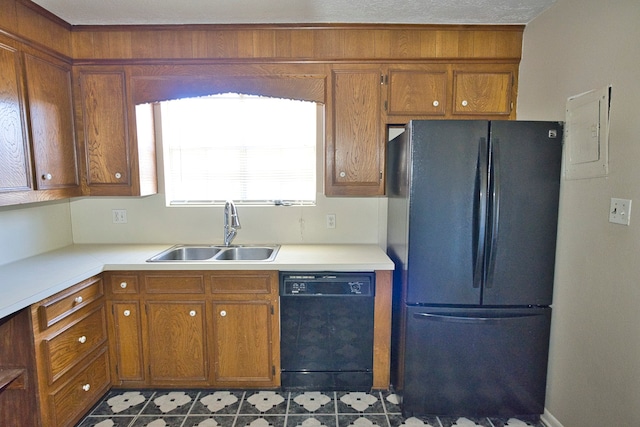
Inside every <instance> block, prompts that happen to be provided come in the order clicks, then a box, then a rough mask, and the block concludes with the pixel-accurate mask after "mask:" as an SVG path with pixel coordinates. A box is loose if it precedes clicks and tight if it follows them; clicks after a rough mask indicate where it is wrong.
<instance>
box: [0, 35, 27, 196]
mask: <svg viewBox="0 0 640 427" xmlns="http://www.w3.org/2000/svg"><path fill="white" fill-rule="evenodd" d="M21 88H22V82H21V79H20V57H19V55H18V52H17V51H16V50H15V49H13V48H11V47H9V46H5V45H2V44H0V193H2V192H10V191H27V190H31V171H30V168H29V154H28V153H29V148H28V144H27V135H26V132H25V129H26V128H25V124H24V115H23V103H22V89H21Z"/></svg>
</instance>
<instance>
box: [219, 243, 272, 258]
mask: <svg viewBox="0 0 640 427" xmlns="http://www.w3.org/2000/svg"><path fill="white" fill-rule="evenodd" d="M276 250H277V248H275V247H272V246H257V247H256V246H238V247H232V248H228V249H223V250H221V251H220V252H219V253H218V254H217V255H216V256H215V259H216V260H221V261H222V260H224V261H266V260H269V261H270V260H272V259H273V258H275V252H276Z"/></svg>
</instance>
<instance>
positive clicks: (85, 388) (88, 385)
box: [82, 384, 91, 391]
mask: <svg viewBox="0 0 640 427" xmlns="http://www.w3.org/2000/svg"><path fill="white" fill-rule="evenodd" d="M82 389H83V390H84V391H89V390H91V384H85V385H83V386H82Z"/></svg>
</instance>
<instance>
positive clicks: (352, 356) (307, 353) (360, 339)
mask: <svg viewBox="0 0 640 427" xmlns="http://www.w3.org/2000/svg"><path fill="white" fill-rule="evenodd" d="M374 297H375V274H374V273H359V272H357V273H347V272H335V273H334V272H322V273H318V272H313V273H300V272H281V273H280V316H281V318H280V343H281V350H280V362H281V369H282V372H281V382H282V388H283V389H285V390H314V391H331V390H333V391H369V390H371V388H372V386H373V308H374Z"/></svg>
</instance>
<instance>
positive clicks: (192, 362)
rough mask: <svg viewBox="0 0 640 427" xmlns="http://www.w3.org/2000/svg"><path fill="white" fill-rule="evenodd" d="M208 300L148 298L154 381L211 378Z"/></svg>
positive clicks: (190, 381) (191, 382) (191, 381)
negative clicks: (207, 320) (206, 341)
mask: <svg viewBox="0 0 640 427" xmlns="http://www.w3.org/2000/svg"><path fill="white" fill-rule="evenodd" d="M205 319H206V316H205V303H204V302H183V301H179V302H173V301H147V329H148V333H149V337H148V346H149V376H150V380H151V382H152V383H153V384H156V385H159V384H171V385H181V384H182V385H195V384H198V383H205V382H206V381H207V379H208V375H207V373H208V369H207V350H206V345H205V337H206V328H205Z"/></svg>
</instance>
